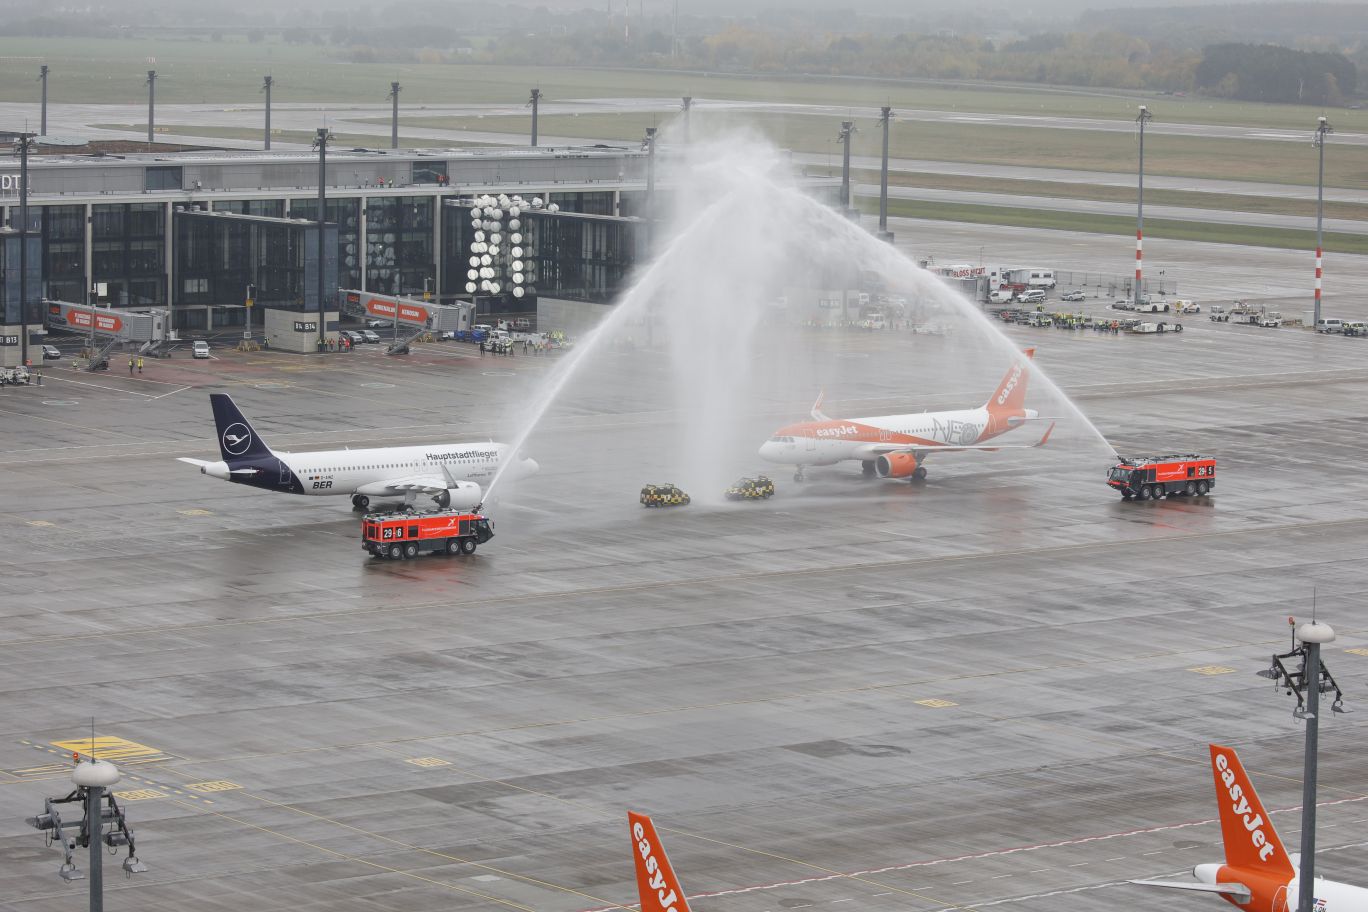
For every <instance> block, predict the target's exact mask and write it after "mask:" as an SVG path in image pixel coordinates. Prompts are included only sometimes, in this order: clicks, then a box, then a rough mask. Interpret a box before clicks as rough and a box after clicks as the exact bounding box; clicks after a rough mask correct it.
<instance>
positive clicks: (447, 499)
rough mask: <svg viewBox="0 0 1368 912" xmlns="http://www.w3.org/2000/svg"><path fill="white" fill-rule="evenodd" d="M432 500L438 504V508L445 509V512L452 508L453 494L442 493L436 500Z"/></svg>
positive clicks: (448, 492)
mask: <svg viewBox="0 0 1368 912" xmlns="http://www.w3.org/2000/svg"><path fill="white" fill-rule="evenodd" d="M432 499H433V501H434V502H435V503H436V504H437V506H438V507H440V508H441V509H443V510H445V509H446V508H447V507H449V506H451V492H450V491H443V492H442V493H440V494H438V495H437V496H436V497H434V498H432Z"/></svg>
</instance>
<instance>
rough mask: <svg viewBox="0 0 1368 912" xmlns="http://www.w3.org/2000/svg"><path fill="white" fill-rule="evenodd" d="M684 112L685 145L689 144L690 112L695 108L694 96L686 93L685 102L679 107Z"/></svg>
mask: <svg viewBox="0 0 1368 912" xmlns="http://www.w3.org/2000/svg"><path fill="white" fill-rule="evenodd" d="M679 109H680V110H681V111H683V112H684V145H686V146H687V145H688V144H689V113H690V111H692V110H693V96H692V95H685V96H684V103H683V104H682V105H680V108H679Z"/></svg>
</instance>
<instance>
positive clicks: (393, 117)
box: [389, 82, 403, 326]
mask: <svg viewBox="0 0 1368 912" xmlns="http://www.w3.org/2000/svg"><path fill="white" fill-rule="evenodd" d="M402 88H403V87H402V86H400V85H399V83H397V82H391V83H390V93H389V98H390V100H391V101H392V102H393V103H394V106H393V108H392V109H391V113H390V148H391V149H397V148H399V92H400V91H401V90H402ZM395 325H396V326H397V325H398V322H397V321H396V322H395Z"/></svg>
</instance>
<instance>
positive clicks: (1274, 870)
mask: <svg viewBox="0 0 1368 912" xmlns="http://www.w3.org/2000/svg"><path fill="white" fill-rule="evenodd" d="M1211 775H1212V777H1213V778H1214V779H1215V781H1216V804H1217V805H1218V806H1219V807H1220V809H1221V838H1222V839H1224V840H1225V853H1226V866H1227V867H1231V868H1243V869H1245V870H1248V871H1256V872H1258V873H1261V874H1268V875H1278V876H1279V877H1280V878H1283V879H1287V878H1291V877H1292V875H1293V873H1294V871H1293V868H1292V860H1291V859H1290V858H1288V857H1287V850H1286V849H1285V848H1283V844H1282V840H1281V839H1279V838H1278V834H1277V832H1276V831H1275V830H1274V829H1273V821H1271V820H1269V819H1268V812H1267V811H1265V810H1264V806H1263V802H1262V801H1260V800H1259V796H1258V793H1256V792H1255V791H1254V786H1253V785H1252V784H1251V783H1250V781H1249V776H1248V774H1246V773H1245V769H1244V766H1243V764H1241V763H1240V758H1239V757H1237V756H1236V755H1235V751H1234V750H1232V749H1231V748H1229V747H1222V746H1221V745H1219V744H1213V745H1211Z"/></svg>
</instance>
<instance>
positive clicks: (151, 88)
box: [147, 70, 157, 145]
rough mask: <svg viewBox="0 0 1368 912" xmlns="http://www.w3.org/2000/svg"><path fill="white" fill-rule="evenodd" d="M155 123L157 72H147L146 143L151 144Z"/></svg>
mask: <svg viewBox="0 0 1368 912" xmlns="http://www.w3.org/2000/svg"><path fill="white" fill-rule="evenodd" d="M156 122H157V71H156V70H148V71H147V143H148V145H151V144H152V134H153V133H154V132H156Z"/></svg>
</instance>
